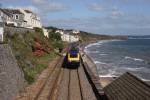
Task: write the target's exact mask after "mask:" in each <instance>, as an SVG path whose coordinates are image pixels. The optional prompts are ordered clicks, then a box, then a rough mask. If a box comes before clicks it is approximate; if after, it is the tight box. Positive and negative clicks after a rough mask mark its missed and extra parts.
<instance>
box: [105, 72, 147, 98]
mask: <svg viewBox="0 0 150 100" xmlns="http://www.w3.org/2000/svg"><path fill="white" fill-rule="evenodd" d="M104 92H105V94H106V95H107V97H108V99H109V100H150V86H149V85H148V84H146V83H144V82H143V81H142V80H140V79H138V78H137V77H135V76H134V75H132V74H130V73H128V72H127V73H125V74H123V75H122V76H120V77H119V78H117V79H116V80H114V81H113V82H112V83H110V84H109V85H108V86H106V87H105V88H104Z"/></svg>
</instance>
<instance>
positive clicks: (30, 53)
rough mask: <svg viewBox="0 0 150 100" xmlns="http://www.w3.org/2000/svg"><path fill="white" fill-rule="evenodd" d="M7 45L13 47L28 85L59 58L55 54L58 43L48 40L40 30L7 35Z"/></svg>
mask: <svg viewBox="0 0 150 100" xmlns="http://www.w3.org/2000/svg"><path fill="white" fill-rule="evenodd" d="M5 43H7V44H8V45H9V46H10V47H11V49H12V51H13V54H14V55H15V58H16V60H17V62H18V65H19V67H20V68H21V69H22V70H23V72H24V77H25V79H26V81H27V82H28V83H33V82H34V81H35V79H36V76H37V75H38V74H40V73H41V71H42V70H43V69H45V68H46V67H47V66H48V63H49V62H50V61H51V60H52V59H53V58H55V57H56V56H57V55H56V53H55V52H54V49H55V48H56V47H57V43H56V42H53V41H52V39H48V38H46V37H45V36H44V35H43V32H42V30H41V29H39V28H35V32H26V33H5Z"/></svg>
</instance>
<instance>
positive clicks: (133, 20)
mask: <svg viewBox="0 0 150 100" xmlns="http://www.w3.org/2000/svg"><path fill="white" fill-rule="evenodd" d="M0 5H1V7H3V8H24V9H29V10H32V11H34V12H36V13H37V14H38V15H39V16H40V18H41V21H42V24H43V26H55V27H58V28H64V29H77V30H82V31H87V32H92V33H96V34H109V35H150V0H0Z"/></svg>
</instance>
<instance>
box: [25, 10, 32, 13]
mask: <svg viewBox="0 0 150 100" xmlns="http://www.w3.org/2000/svg"><path fill="white" fill-rule="evenodd" d="M24 11H25V12H26V13H33V12H32V11H30V10H24Z"/></svg>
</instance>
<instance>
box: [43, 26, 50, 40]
mask: <svg viewBox="0 0 150 100" xmlns="http://www.w3.org/2000/svg"><path fill="white" fill-rule="evenodd" d="M43 33H44V36H45V37H47V38H49V34H48V30H47V29H45V28H43Z"/></svg>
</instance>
